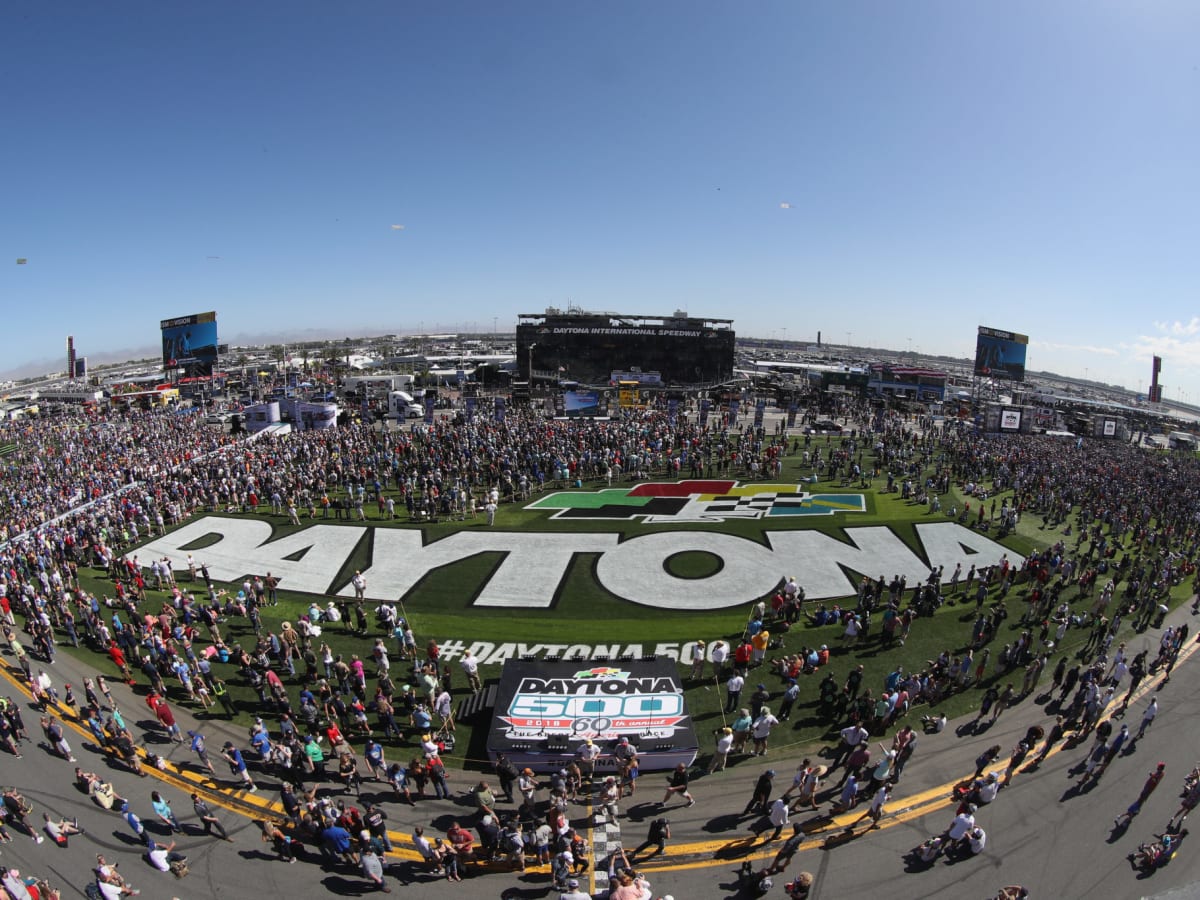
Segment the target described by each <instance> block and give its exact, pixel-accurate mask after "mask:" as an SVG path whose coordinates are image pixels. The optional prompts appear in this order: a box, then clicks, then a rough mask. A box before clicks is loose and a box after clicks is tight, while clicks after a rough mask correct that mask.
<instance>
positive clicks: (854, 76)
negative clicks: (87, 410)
mask: <svg viewBox="0 0 1200 900" xmlns="http://www.w3.org/2000/svg"><path fill="white" fill-rule="evenodd" d="M1198 38H1200V7H1198V6H1197V5H1196V4H1193V3H1189V2H1184V0H1163V2H1160V3H1157V4H1153V5H1132V4H1127V3H1118V2H1115V0H1100V2H1095V3H1087V4H1085V3H1082V2H1066V3H1060V4H1043V3H1038V2H1033V0H1017V2H1014V3H1010V4H1005V5H1003V6H988V5H979V4H950V3H946V2H935V0H918V2H915V3H912V4H904V5H896V4H889V3H884V2H881V0H876V2H860V3H851V4H841V5H837V6H835V7H826V6H821V5H813V4H796V3H790V2H782V0H775V2H772V0H768V2H765V3H762V4H758V5H755V6H754V7H753V12H752V13H751V12H747V11H746V9H744V8H736V9H735V8H732V7H729V6H727V5H722V4H716V3H711V2H705V0H702V2H700V3H699V4H696V3H694V2H689V3H684V2H682V0H665V2H663V3H657V4H651V5H646V4H638V3H633V2H628V0H626V2H621V0H618V2H616V3H612V4H605V5H603V6H599V7H598V6H587V5H583V4H553V3H549V2H546V0H533V2H530V3H528V4H525V5H519V6H503V7H496V6H494V5H492V4H484V3H481V2H462V3H457V4H453V5H450V6H441V7H435V8H428V7H423V6H420V5H416V4H399V5H398V4H393V3H385V2H382V0H365V2H363V3H360V4H356V5H355V6H354V7H353V10H352V11H349V12H348V11H346V10H343V9H338V10H333V9H330V8H328V7H325V6H322V5H319V4H316V3H311V2H303V0H302V2H300V3H289V4H287V5H284V4H282V3H280V2H278V0H264V2H263V3H260V4H254V5H253V6H250V7H245V6H243V5H235V4H233V3H230V2H228V0H217V2H214V3H211V4H206V5H204V6H203V7H196V8H179V7H170V6H166V7H164V6H162V5H159V4H154V3H151V2H149V0H133V2H131V3H129V4H125V5H123V6H122V7H120V8H119V10H116V11H114V10H112V9H107V8H106V9H99V8H95V7H93V6H92V5H89V4H86V3H83V2H82V0H66V2H64V3H61V4H56V5H54V6H53V7H46V8H40V7H39V8H31V9H30V10H28V11H23V14H22V16H21V17H20V18H18V17H16V16H11V15H10V16H8V17H6V22H5V28H4V29H2V30H0V52H3V54H4V58H5V60H6V62H7V63H8V65H7V67H6V71H7V73H8V74H9V87H10V91H9V96H10V98H12V102H10V104H9V105H8V108H7V110H6V118H7V125H8V129H7V132H8V133H9V134H10V135H12V136H13V137H12V138H11V139H10V140H9V141H7V142H6V143H5V146H4V149H3V150H2V151H0V154H2V157H0V158H3V160H4V162H5V163H6V169H7V171H8V172H9V174H10V178H9V184H8V190H7V192H6V204H5V207H6V215H5V216H4V217H2V218H0V244H3V246H4V247H5V248H7V250H8V256H9V260H7V261H4V262H3V264H0V295H2V296H3V297H4V298H5V304H4V308H5V311H6V312H7V313H8V315H9V320H8V322H7V324H8V326H9V329H10V333H11V334H13V335H19V340H11V341H10V349H9V354H8V357H7V359H6V363H5V368H6V369H8V370H9V371H10V372H12V371H17V370H21V369H25V368H26V367H28V366H29V365H33V366H34V367H35V368H37V367H39V366H42V365H44V364H45V363H46V362H52V361H54V360H56V359H60V358H62V357H63V356H64V354H65V350H64V341H65V338H66V335H67V334H73V335H74V336H75V339H76V344H77V347H78V350H79V352H80V353H81V354H82V355H87V356H89V357H95V356H99V355H100V354H102V353H103V352H105V351H106V350H108V349H109V348H111V349H112V350H113V351H115V352H118V353H119V351H121V350H122V349H123V348H130V349H131V351H138V350H139V348H146V350H147V352H146V353H145V354H144V355H148V356H152V355H154V354H155V353H156V352H157V342H158V322H159V320H160V319H163V318H168V317H172V316H178V315H185V314H188V313H193V312H200V311H204V310H209V309H215V310H217V311H218V319H219V325H220V331H221V338H222V340H223V341H225V342H229V343H240V342H242V341H241V339H240V338H239V335H254V336H258V335H263V336H271V335H281V336H286V335H289V334H293V333H297V332H301V333H305V332H311V333H319V334H322V335H331V336H332V335H339V334H341V335H360V334H369V333H374V334H387V333H400V334H402V333H411V332H431V331H454V332H476V333H487V332H490V331H494V330H503V331H511V328H512V326H513V324H514V323H515V318H516V315H517V314H518V313H525V312H537V311H539V310H542V309H544V308H545V307H547V306H557V307H566V306H567V305H568V304H571V303H573V304H576V305H578V306H580V307H582V308H584V309H590V310H619V311H625V312H639V313H643V314H646V315H665V314H670V313H671V312H673V311H674V310H675V309H683V310H686V311H688V312H689V313H691V314H692V315H699V316H711V317H718V318H732V319H734V320H735V328H736V330H737V331H738V334H739V335H741V336H757V337H763V338H772V337H775V338H786V339H787V340H795V341H810V342H811V341H814V340H815V338H816V334H817V332H818V331H820V332H822V335H823V337H824V339H825V341H827V342H829V343H833V344H838V343H849V344H852V345H854V346H860V347H887V348H893V349H897V350H907V349H908V348H910V347H911V348H912V349H914V350H919V351H921V352H922V353H928V354H936V355H948V356H954V357H969V356H971V355H972V350H973V347H974V339H975V333H976V328H977V326H979V325H990V326H993V327H997V328H1002V329H1009V330H1013V331H1018V332H1022V333H1025V334H1028V335H1029V336H1030V345H1029V352H1028V367H1029V368H1030V369H1031V370H1047V371H1053V372H1058V373H1062V374H1065V375H1070V376H1074V377H1087V378H1089V379H1091V380H1097V381H1104V382H1108V383H1113V384H1122V385H1124V386H1126V387H1129V388H1131V389H1144V387H1145V385H1146V384H1147V383H1148V381H1149V377H1150V357H1151V356H1152V355H1154V354H1158V355H1161V356H1162V357H1163V359H1164V373H1163V381H1164V384H1165V395H1166V397H1167V398H1168V399H1183V400H1190V401H1193V402H1195V401H1200V316H1198V315H1197V304H1196V302H1195V290H1196V289H1195V285H1196V284H1197V283H1200V278H1198V277H1197V276H1200V254H1197V253H1196V252H1195V244H1196V241H1195V231H1196V229H1195V225H1194V205H1193V203H1192V202H1191V201H1192V198H1194V197H1196V196H1198V195H1200V170H1198V168H1197V167H1196V165H1195V157H1196V147H1197V146H1200V140H1198V138H1200V105H1197V104H1196V102H1195V98H1196V96H1197V93H1198V89H1200V69H1198V62H1200V59H1198V57H1197V53H1196V50H1195V48H1196V46H1198V45H1200V41H1198ZM17 260H24V261H25V262H23V263H20V264H17V262H16V261H17ZM284 339H286V338H284Z"/></svg>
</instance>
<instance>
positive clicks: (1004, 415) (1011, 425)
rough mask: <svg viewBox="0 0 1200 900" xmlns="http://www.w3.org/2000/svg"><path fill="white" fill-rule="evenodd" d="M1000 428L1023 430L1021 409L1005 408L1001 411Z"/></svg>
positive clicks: (1004, 429)
mask: <svg viewBox="0 0 1200 900" xmlns="http://www.w3.org/2000/svg"><path fill="white" fill-rule="evenodd" d="M1000 430H1001V431H1020V430H1021V410H1019V409H1005V410H1001V412H1000Z"/></svg>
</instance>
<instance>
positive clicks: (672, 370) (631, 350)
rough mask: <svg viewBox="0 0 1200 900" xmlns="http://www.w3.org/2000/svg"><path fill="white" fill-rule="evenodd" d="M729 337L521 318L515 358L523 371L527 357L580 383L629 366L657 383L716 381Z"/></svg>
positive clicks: (725, 373)
mask: <svg viewBox="0 0 1200 900" xmlns="http://www.w3.org/2000/svg"><path fill="white" fill-rule="evenodd" d="M735 340H736V338H735V335H734V333H733V331H732V330H730V329H727V328H701V327H698V326H697V327H689V328H680V329H672V328H664V327H657V326H644V327H627V328H617V327H611V326H609V325H607V324H604V325H591V324H584V325H578V326H568V325H562V326H558V325H553V324H551V325H525V324H522V325H518V326H517V359H518V361H519V364H520V365H521V367H522V369H523V371H526V372H527V371H528V366H529V365H530V364H531V363H532V366H533V371H534V372H539V373H555V374H556V375H557V376H558V378H559V379H560V380H564V381H565V380H569V381H576V382H579V383H580V384H582V385H606V384H608V383H609V380H610V378H611V377H612V375H613V373H614V372H631V371H633V370H634V367H636V368H637V369H638V370H639V371H640V372H641V375H640V376H639V377H638V378H637V379H636V380H638V381H639V382H642V383H649V382H650V381H651V379H652V377H653V375H652V373H657V376H658V381H659V383H662V384H719V383H721V382H724V381H728V380H729V379H730V378H732V377H733V357H734V353H733V349H734V342H735ZM530 348H532V354H531V353H530ZM540 377H544V376H539V378H540Z"/></svg>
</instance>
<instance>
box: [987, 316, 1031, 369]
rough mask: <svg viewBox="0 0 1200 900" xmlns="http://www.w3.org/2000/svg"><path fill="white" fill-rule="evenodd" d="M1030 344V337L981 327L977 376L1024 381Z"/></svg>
mask: <svg viewBox="0 0 1200 900" xmlns="http://www.w3.org/2000/svg"><path fill="white" fill-rule="evenodd" d="M1028 344H1029V336H1028V335H1024V334H1017V333H1015V332H1012V331H1001V330H999V329H998V328H985V327H984V326H982V325H980V326H979V337H978V339H977V341H976V343H975V374H976V375H978V376H979V377H981V378H999V379H1004V380H1006V381H1024V380H1025V350H1026V346H1027V345H1028Z"/></svg>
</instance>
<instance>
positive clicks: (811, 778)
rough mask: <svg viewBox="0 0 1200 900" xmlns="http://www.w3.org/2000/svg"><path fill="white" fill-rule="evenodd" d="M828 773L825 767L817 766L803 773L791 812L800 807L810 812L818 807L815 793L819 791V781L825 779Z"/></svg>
mask: <svg viewBox="0 0 1200 900" xmlns="http://www.w3.org/2000/svg"><path fill="white" fill-rule="evenodd" d="M828 771H829V769H827V768H826V767H825V766H823V765H819V766H813V767H812V768H810V769H809V770H808V771H807V772H805V773H804V779H803V780H802V781H801V783H800V793H799V796H798V797H797V798H796V805H795V806H793V807H792V811H793V812H795V811H796V810H799V809H800V808H801V807H808V808H809V809H812V810H816V809H817V808H818V807H820V805H821V804H820V803H818V802H817V792H818V791H819V790H820V789H821V779H822V778H824V777H825V773H826V772H828Z"/></svg>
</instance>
